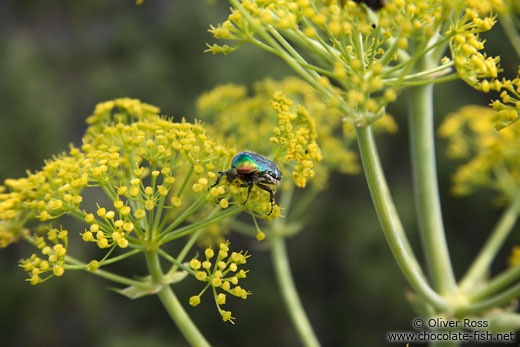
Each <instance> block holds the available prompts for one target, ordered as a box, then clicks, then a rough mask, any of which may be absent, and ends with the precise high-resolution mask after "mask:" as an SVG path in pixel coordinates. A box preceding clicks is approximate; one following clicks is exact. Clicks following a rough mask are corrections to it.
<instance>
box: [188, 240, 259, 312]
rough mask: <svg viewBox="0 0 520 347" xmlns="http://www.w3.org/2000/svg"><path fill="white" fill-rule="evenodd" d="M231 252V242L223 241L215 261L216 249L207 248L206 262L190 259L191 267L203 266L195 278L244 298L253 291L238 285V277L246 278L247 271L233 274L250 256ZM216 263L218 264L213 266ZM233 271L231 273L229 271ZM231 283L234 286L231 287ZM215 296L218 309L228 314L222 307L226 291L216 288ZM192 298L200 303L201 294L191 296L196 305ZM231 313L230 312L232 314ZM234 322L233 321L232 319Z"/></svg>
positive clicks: (198, 267)
mask: <svg viewBox="0 0 520 347" xmlns="http://www.w3.org/2000/svg"><path fill="white" fill-rule="evenodd" d="M228 252H229V242H226V243H221V244H220V245H219V252H218V255H217V258H216V260H215V262H214V263H212V262H211V261H210V259H212V258H213V257H214V256H215V253H214V251H213V250H212V249H211V248H207V249H206V250H205V252H204V254H205V256H206V260H205V261H204V262H202V263H201V262H200V261H199V260H198V259H192V260H191V261H190V267H191V268H192V269H194V270H198V269H200V268H201V266H202V269H204V270H205V271H204V270H201V271H197V272H196V273H195V278H196V279H197V280H199V281H201V282H207V283H208V284H209V285H211V286H213V287H214V288H215V289H216V288H220V289H221V290H223V291H225V292H226V293H228V294H231V295H233V296H236V297H240V298H242V299H246V298H247V296H248V295H250V294H251V292H248V291H247V290H245V289H243V288H242V287H240V286H239V285H238V279H239V278H244V277H245V274H246V273H247V271H244V270H242V269H241V270H240V271H241V272H240V273H241V274H242V275H243V277H241V276H238V275H237V276H235V275H233V273H234V272H236V271H237V269H238V266H240V265H243V264H245V263H246V259H247V258H248V257H249V255H247V253H242V252H238V253H237V252H232V253H231V256H229V257H228ZM213 264H216V266H213ZM230 271H231V273H232V274H231V275H229V272H230ZM231 284H232V285H233V287H231ZM213 292H214V296H215V301H216V304H217V309H218V311H219V312H220V314H221V315H226V314H227V313H225V312H227V311H224V310H222V309H221V305H224V304H225V303H226V295H225V294H224V293H217V292H216V291H215V290H214V291H213ZM192 300H193V301H194V302H196V303H197V305H198V303H199V302H200V294H199V295H198V296H192V297H191V298H190V305H192V306H196V305H193V304H192ZM223 312H224V313H223ZM230 314H231V313H229V315H230ZM230 319H231V317H228V318H227V319H225V320H224V321H227V320H230ZM231 322H232V321H231Z"/></svg>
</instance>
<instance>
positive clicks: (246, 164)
mask: <svg viewBox="0 0 520 347" xmlns="http://www.w3.org/2000/svg"><path fill="white" fill-rule="evenodd" d="M224 175H225V176H226V178H227V181H228V182H233V180H235V179H236V178H238V179H239V180H240V181H241V182H242V184H241V185H240V186H241V187H248V190H247V198H246V201H244V204H245V203H246V202H247V200H249V194H250V193H251V189H252V188H253V186H254V185H256V186H257V187H258V188H261V189H263V190H265V191H267V192H269V199H270V202H271V211H269V213H268V214H267V215H270V214H271V213H273V208H274V204H275V201H274V193H273V190H272V189H271V187H269V186H268V184H269V185H274V186H278V185H280V181H281V180H282V173H281V171H280V170H279V169H278V166H276V163H275V162H273V161H271V160H269V159H267V158H266V157H264V156H261V155H260V154H256V153H253V152H240V153H238V154H237V155H235V157H234V158H233V161H232V162H231V169H229V170H227V171H220V172H219V173H218V177H217V180H216V181H215V184H213V185H212V187H214V186H216V185H218V184H219V183H220V180H221V179H222V177H223V176H224Z"/></svg>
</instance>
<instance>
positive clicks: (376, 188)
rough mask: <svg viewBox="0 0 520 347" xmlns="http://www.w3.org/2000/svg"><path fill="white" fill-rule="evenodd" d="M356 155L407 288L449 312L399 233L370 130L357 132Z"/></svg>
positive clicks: (362, 129) (394, 211)
mask: <svg viewBox="0 0 520 347" xmlns="http://www.w3.org/2000/svg"><path fill="white" fill-rule="evenodd" d="M356 133H357V136H358V145H359V151H360V153H361V161H362V163H363V168H364V172H365V176H366V179H367V183H368V188H369V190H370V195H371V196H372V202H373V203H374V207H375V209H376V213H377V217H378V219H379V223H380V224H381V227H382V229H383V232H384V234H385V237H386V240H387V242H388V245H389V246H390V249H391V251H392V253H393V255H394V258H395V260H396V262H397V264H398V265H399V268H400V269H401V271H402V272H403V274H404V276H405V278H406V279H407V280H408V283H409V284H410V286H411V287H412V288H413V289H414V290H415V291H416V292H417V294H418V295H419V296H421V297H423V298H424V299H425V300H426V301H427V302H429V303H430V304H431V305H432V306H434V307H435V308H437V309H438V310H440V311H445V310H447V309H448V307H449V305H448V302H447V301H446V300H445V299H444V298H443V297H442V296H440V295H439V294H437V293H436V292H435V291H434V290H433V289H432V288H431V287H430V285H429V284H428V282H427V281H426V279H425V277H424V274H423V273H422V271H421V268H420V267H419V265H418V263H417V260H416V258H415V256H414V254H413V253H412V251H411V248H410V247H409V245H408V242H407V241H406V238H405V235H404V233H403V232H402V226H401V222H400V220H399V216H398V215H397V213H396V209H395V207H394V203H393V201H392V197H391V195H390V192H389V190H388V186H387V184H386V179H385V177H384V174H383V170H382V168H381V163H380V161H379V156H378V154H377V149H376V146H375V141H374V138H373V134H372V129H371V127H370V126H367V127H358V128H356Z"/></svg>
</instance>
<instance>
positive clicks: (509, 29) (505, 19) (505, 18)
mask: <svg viewBox="0 0 520 347" xmlns="http://www.w3.org/2000/svg"><path fill="white" fill-rule="evenodd" d="M511 13H512V12H505V13H504V14H501V15H500V20H499V21H498V22H499V23H500V24H501V25H502V28H503V29H504V31H505V32H506V35H507V37H508V39H509V42H511V45H512V46H513V48H514V50H515V52H516V55H517V56H518V57H520V35H519V34H518V31H517V30H516V26H515V23H513V20H512V18H511Z"/></svg>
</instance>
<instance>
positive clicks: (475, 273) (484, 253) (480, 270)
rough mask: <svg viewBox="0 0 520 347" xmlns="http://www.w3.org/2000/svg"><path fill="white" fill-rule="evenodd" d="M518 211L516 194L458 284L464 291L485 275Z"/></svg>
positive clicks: (519, 206) (518, 202)
mask: <svg viewBox="0 0 520 347" xmlns="http://www.w3.org/2000/svg"><path fill="white" fill-rule="evenodd" d="M519 211H520V193H519V194H516V195H515V197H514V198H513V201H511V203H510V205H509V206H508V208H507V209H506V210H505V211H504V212H503V213H502V216H500V219H499V220H498V222H497V225H496V226H495V228H494V229H493V231H492V232H491V235H490V236H489V238H488V239H487V240H486V243H485V244H484V247H482V250H481V251H480V253H479V255H478V256H477V258H476V259H475V261H474V262H473V264H472V265H471V267H470V268H469V270H468V272H467V273H466V275H465V276H464V277H463V279H462V280H461V282H460V288H461V290H464V291H469V290H471V289H472V288H473V287H474V285H475V284H476V283H477V282H478V281H479V280H481V279H482V278H483V277H484V276H485V275H486V273H487V271H488V269H489V266H490V265H491V263H492V262H493V259H494V258H495V256H496V255H497V253H498V251H499V250H500V248H501V247H502V245H503V243H504V241H505V240H506V238H507V237H508V236H509V233H510V232H511V230H512V229H513V226H514V225H515V223H516V220H517V219H518V213H519Z"/></svg>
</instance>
